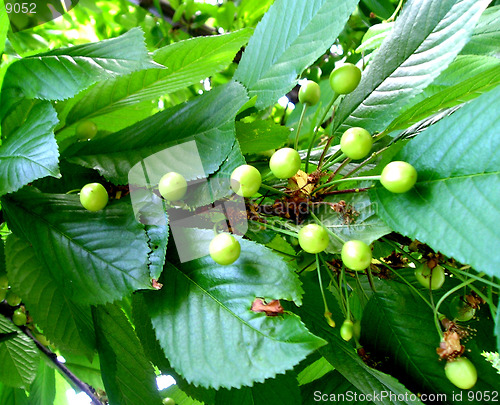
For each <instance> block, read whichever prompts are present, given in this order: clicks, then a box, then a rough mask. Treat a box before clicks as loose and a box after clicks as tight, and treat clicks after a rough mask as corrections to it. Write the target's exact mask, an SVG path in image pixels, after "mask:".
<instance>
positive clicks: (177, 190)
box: [158, 172, 187, 201]
mask: <svg viewBox="0 0 500 405" xmlns="http://www.w3.org/2000/svg"><path fill="white" fill-rule="evenodd" d="M158 191H159V192H160V194H161V196H162V197H163V198H164V199H165V200H167V201H179V200H180V199H181V198H183V197H184V196H185V195H186V191H187V181H186V179H185V178H184V176H183V175H182V174H179V173H177V172H169V173H167V174H165V175H164V176H163V177H162V178H161V179H160V181H159V183H158Z"/></svg>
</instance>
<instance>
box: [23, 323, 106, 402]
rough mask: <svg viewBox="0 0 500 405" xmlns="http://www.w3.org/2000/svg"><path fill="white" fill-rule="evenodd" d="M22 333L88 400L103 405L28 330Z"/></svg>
mask: <svg viewBox="0 0 500 405" xmlns="http://www.w3.org/2000/svg"><path fill="white" fill-rule="evenodd" d="M24 333H26V334H27V335H28V336H29V337H30V338H31V339H32V340H33V342H34V343H35V345H36V346H37V347H38V349H39V350H40V351H41V352H42V353H43V354H45V356H47V357H48V358H49V360H50V361H51V362H52V363H53V364H54V365H55V366H56V367H57V368H58V369H59V371H60V372H61V373H62V374H63V375H64V376H65V377H66V378H68V380H70V381H71V382H72V383H73V384H74V385H75V386H76V387H77V388H78V389H79V390H81V391H83V392H84V393H85V394H87V395H88V396H89V397H90V400H91V401H92V403H93V404H94V405H104V404H103V403H102V402H101V401H100V399H99V398H98V397H97V396H96V395H95V394H94V392H92V390H91V388H90V387H89V386H88V385H87V384H86V383H84V382H83V381H81V380H80V379H79V378H78V377H77V376H76V375H75V374H73V373H72V372H71V370H70V369H69V368H68V367H66V366H65V365H64V364H62V363H61V362H60V361H59V360H57V356H56V355H55V353H52V352H51V351H50V350H49V349H47V348H46V347H45V346H44V345H42V344H41V343H40V342H39V341H38V340H37V339H36V338H35V337H34V336H33V334H32V333H31V331H30V330H29V329H27V328H26V329H25V330H24Z"/></svg>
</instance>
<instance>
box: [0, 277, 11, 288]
mask: <svg viewBox="0 0 500 405" xmlns="http://www.w3.org/2000/svg"><path fill="white" fill-rule="evenodd" d="M0 288H4V289H7V288H9V279H8V278H7V274H2V275H1V276H0Z"/></svg>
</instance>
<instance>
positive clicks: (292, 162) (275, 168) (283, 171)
mask: <svg viewBox="0 0 500 405" xmlns="http://www.w3.org/2000/svg"><path fill="white" fill-rule="evenodd" d="M269 168H270V169H271V171H272V172H273V174H274V175H275V176H276V177H277V178H278V179H289V178H290V177H293V176H295V175H296V174H297V172H298V171H299V169H300V155H299V152H297V151H296V150H295V149H292V148H282V149H279V150H277V151H276V152H275V153H274V154H273V156H271V159H270V160H269Z"/></svg>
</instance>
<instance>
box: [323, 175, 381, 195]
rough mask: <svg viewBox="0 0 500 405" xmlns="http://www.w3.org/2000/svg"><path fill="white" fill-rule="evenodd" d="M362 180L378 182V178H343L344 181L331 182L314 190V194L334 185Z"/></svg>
mask: <svg viewBox="0 0 500 405" xmlns="http://www.w3.org/2000/svg"><path fill="white" fill-rule="evenodd" d="M363 180H380V176H361V177H350V178H348V179H345V178H344V179H338V180H333V181H330V182H328V183H325V184H323V185H321V186H320V187H318V188H317V189H316V190H314V192H315V193H317V192H318V191H319V190H321V189H323V188H326V187H330V186H333V185H335V184H338V183H343V182H346V181H363Z"/></svg>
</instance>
